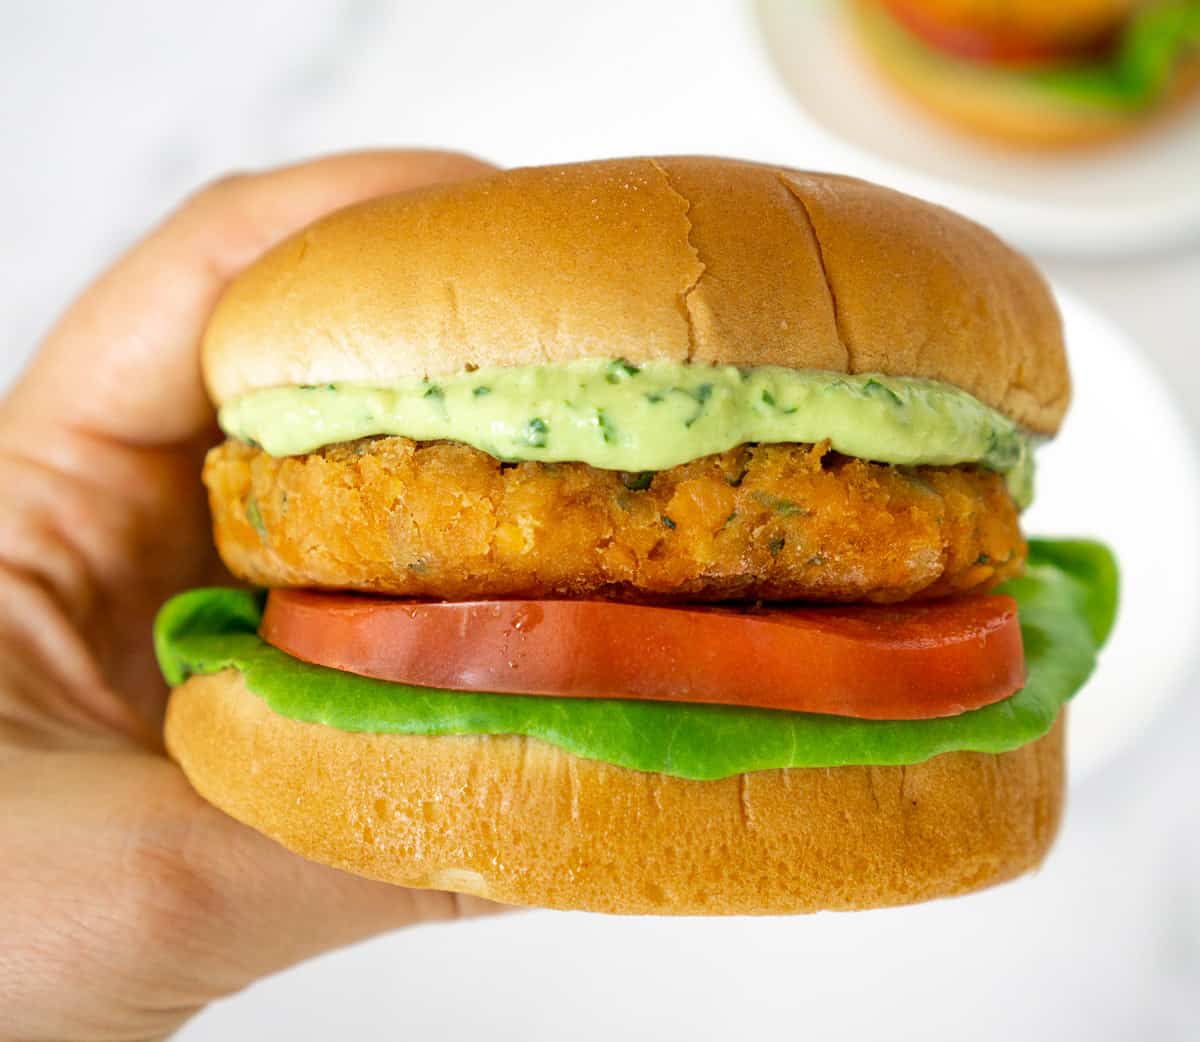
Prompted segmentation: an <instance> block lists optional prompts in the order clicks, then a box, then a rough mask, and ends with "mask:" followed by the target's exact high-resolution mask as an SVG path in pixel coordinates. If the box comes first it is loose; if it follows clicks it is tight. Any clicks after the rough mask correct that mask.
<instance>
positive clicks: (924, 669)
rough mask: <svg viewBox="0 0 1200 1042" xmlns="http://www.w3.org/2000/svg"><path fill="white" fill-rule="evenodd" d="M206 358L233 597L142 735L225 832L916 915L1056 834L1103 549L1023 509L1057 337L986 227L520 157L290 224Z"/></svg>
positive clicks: (861, 188)
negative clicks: (1033, 520) (504, 165)
mask: <svg viewBox="0 0 1200 1042" xmlns="http://www.w3.org/2000/svg"><path fill="white" fill-rule="evenodd" d="M203 367H204V373H205V378H206V381H207V386H208V388H209V390H210V392H211V395H212V398H213V399H214V401H215V403H216V405H217V406H218V407H219V418H220V423H221V426H222V428H223V429H224V432H225V433H226V434H227V436H228V438H227V440H226V441H224V442H223V443H222V444H220V445H219V446H217V447H216V448H214V449H213V450H212V451H211V453H210V454H209V456H208V459H207V461H206V464H205V468H204V480H205V482H206V484H207V488H208V492H209V495H210V499H211V505H212V512H213V517H214V522H215V534H216V543H217V546H218V548H219V549H220V552H221V555H222V557H223V559H224V561H225V562H226V564H227V565H228V567H229V569H230V570H231V571H232V572H233V573H234V575H236V576H237V577H238V578H239V579H241V580H243V581H244V582H245V583H246V584H247V586H245V587H239V588H236V589H235V588H230V589H204V590H195V591H191V592H188V593H184V594H182V595H180V596H179V597H177V598H175V599H174V600H172V601H171V602H169V603H168V604H167V605H166V606H165V607H164V608H163V610H162V612H161V614H160V616H159V619H158V621H157V627H156V643H157V650H158V654H159V658H160V662H161V665H162V669H163V672H164V674H165V676H166V677H167V679H168V681H169V682H170V683H171V684H172V685H173V687H174V690H173V693H172V696H171V699H170V702H169V706H168V711H167V718H166V743H167V747H168V750H169V752H170V754H171V756H172V757H173V758H174V759H175V760H176V761H177V762H178V763H179V764H180V766H181V767H182V768H183V770H184V772H185V773H186V775H187V777H188V778H189V779H190V780H191V783H192V785H193V786H194V787H195V789H196V790H197V791H198V792H199V793H200V794H201V795H202V796H203V797H205V798H207V799H208V800H209V801H211V802H212V803H213V804H215V805H216V806H218V807H220V808H222V809H224V810H225V811H227V812H228V813H229V814H231V815H233V816H234V817H235V818H238V819H239V820H241V821H243V822H245V823H247V824H248V825H250V826H252V827H253V828H255V829H258V830H259V831H261V832H263V833H265V834H266V835H268V836H271V837H274V838H275V839H276V840H278V841H279V842H280V843H282V844H284V845H285V846H287V847H289V848H291V849H292V850H293V851H296V852H298V853H299V854H301V855H303V856H305V857H307V858H311V859H313V860H316V861H319V862H324V863H326V864H329V865H334V866H337V867H339V868H342V869H345V870H347V871H350V872H354V873H359V874H361V875H364V876H368V877H371V878H374V879H379V880H386V881H390V882H392V883H397V884H402V885H404V886H410V887H428V888H441V889H447V890H452V891H459V892H464V893H470V894H476V895H479V896H483V897H487V898H492V899H494V900H497V901H500V902H507V903H512V904H519V905H539V906H547V907H553V908H567V909H588V910H593V911H601V912H616V913H680V914H685V913H686V914H720V913H732V914H746V913H783V912H809V911H815V910H818V909H858V908H870V907H875V906H883V905H894V904H901V903H907V902H915V901H923V900H927V899H930V898H936V897H941V896H946V895H952V894H959V893H963V892H965V891H970V890H975V889H978V888H980V887H984V886H988V885H990V884H993V883H997V882H999V881H1001V880H1005V879H1008V878H1010V877H1013V876H1016V875H1018V874H1019V873H1022V872H1025V871H1026V870H1028V869H1031V868H1033V867H1034V866H1035V865H1037V864H1038V863H1039V862H1040V860H1041V859H1042V857H1043V855H1044V854H1045V853H1046V850H1047V848H1048V847H1049V845H1050V843H1051V840H1052V838H1053V836H1054V833H1055V830H1056V828H1057V825H1058V821H1059V816H1060V810H1061V806H1062V798H1063V741H1064V726H1065V725H1064V722H1063V707H1064V705H1065V703H1066V701H1067V700H1068V699H1069V698H1070V697H1071V696H1072V695H1073V694H1074V693H1075V691H1076V690H1077V689H1078V688H1079V687H1080V686H1081V685H1082V684H1083V682H1084V680H1085V679H1086V678H1087V676H1088V674H1089V673H1090V672H1091V671H1092V669H1093V666H1094V664H1095V661H1096V656H1097V652H1098V649H1099V648H1100V646H1101V644H1102V643H1103V642H1104V640H1105V637H1106V635H1107V633H1108V631H1109V628H1110V626H1111V625H1112V621H1113V616H1114V610H1115V597H1116V593H1115V591H1116V573H1115V568H1114V565H1113V560H1112V558H1111V556H1110V555H1109V554H1108V553H1107V551H1105V550H1104V549H1103V548H1102V547H1100V546H1098V545H1096V544H1094V543H1090V542H1086V541H1057V542H1053V541H1031V542H1027V541H1026V540H1025V538H1024V537H1023V535H1022V533H1021V529H1020V523H1019V522H1020V511H1021V509H1022V508H1023V507H1024V506H1025V505H1026V504H1027V503H1028V502H1029V501H1030V498H1031V496H1032V481H1031V475H1032V455H1031V454H1032V452H1033V450H1034V449H1035V447H1036V446H1037V445H1038V444H1039V443H1040V442H1041V441H1042V440H1043V439H1045V438H1047V437H1049V436H1050V435H1052V434H1053V433H1054V432H1055V430H1056V429H1057V427H1058V425H1059V422H1060V420H1061V419H1062V416H1063V413H1064V410H1065V409H1066V406H1067V401H1068V397H1069V386H1068V374H1067V365H1066V359H1065V355H1064V349H1063V343H1062V338H1061V329H1060V322H1059V317H1058V314H1057V312H1056V309H1055V305H1054V302H1053V298H1052V296H1051V294H1050V293H1049V292H1048V290H1047V287H1046V285H1045V284H1044V282H1043V281H1042V279H1041V278H1040V277H1039V275H1038V273H1037V272H1036V271H1035V270H1034V268H1033V267H1031V266H1030V265H1029V263H1028V262H1026V261H1025V260H1024V259H1023V258H1022V257H1020V256H1019V255H1018V254H1016V253H1014V252H1013V251H1012V250H1010V249H1009V248H1007V247H1006V246H1005V245H1004V244H1002V243H1001V242H1000V241H999V240H998V239H997V238H995V237H994V236H993V235H992V234H990V233H989V232H987V231H985V230H984V229H983V228H981V227H979V226H977V225H975V224H973V223H971V222H969V221H967V220H964V219H962V218H960V217H958V216H955V215H954V214H952V213H949V212H947V211H946V210H943V209H940V208H938V207H935V206H932V205H929V204H927V203H923V202H920V201H918V200H916V199H913V198H910V197H908V196H905V195H901V194H898V193H896V192H892V191H888V190H886V189H883V188H879V187H876V186H874V185H871V184H868V183H865V182H863V181H858V180H854V179H851V178H846V177H837V176H831V175H827V174H815V173H803V172H799V171H794V170H786V169H780V168H777V167H772V166H764V165H757V164H752V163H745V162H734V161H730V160H724V159H714V158H666V159H626V160H612V161H604V162H594V163H583V164H578V165H566V166H551V167H543V168H530V169H520V170H511V171H508V172H503V173H495V174H491V175H488V176H485V177H481V178H479V179H477V180H473V181H468V182H464V183H461V184H456V185H452V186H439V187H432V188H425V189H422V190H419V191H413V192H409V193H406V194H403V195H396V196H392V197H388V198H382V199H377V200H373V201H369V202H366V203H363V204H360V205H356V206H353V207H350V208H349V209H345V210H342V211H340V212H337V213H334V214H332V215H330V216H327V217H325V218H324V219H322V220H320V221H318V222H317V223H315V224H313V225H312V226H310V227H308V228H307V229H305V230H303V231H301V232H300V233H299V234H297V235H295V236H293V237H292V238H290V239H288V240H287V241H285V242H283V243H281V244H280V245H278V246H276V247H275V248H273V249H272V250H271V251H270V252H268V253H267V254H266V255H265V256H263V257H262V258H261V259H260V260H258V261H257V262H256V263H255V264H253V265H252V266H251V267H250V268H249V269H248V270H246V271H245V272H244V273H242V274H241V275H240V276H239V277H238V278H236V279H235V280H234V281H233V283H232V284H231V285H230V286H229V287H228V290H227V291H226V292H225V294H224V296H223V298H222V299H221V300H220V302H219V305H218V306H217V308H216V310H215V313H214V314H213V316H212V319H211V322H210V324H209V326H208V329H207V332H206V335H205V337H204V342H203ZM264 591H265V592H264Z"/></svg>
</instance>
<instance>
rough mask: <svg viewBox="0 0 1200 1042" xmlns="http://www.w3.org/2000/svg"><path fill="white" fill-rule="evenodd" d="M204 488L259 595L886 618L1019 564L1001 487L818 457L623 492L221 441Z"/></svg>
mask: <svg viewBox="0 0 1200 1042" xmlns="http://www.w3.org/2000/svg"><path fill="white" fill-rule="evenodd" d="M204 480H205V483H206V484H207V486H208V489H209V495H210V500H211V503H212V510H213V516H214V519H215V525H216V539H217V546H218V548H219V549H220V551H221V555H222V557H223V558H224V559H225V562H226V564H227V565H228V566H229V568H230V569H231V570H232V571H233V572H234V573H235V574H236V575H238V576H239V577H241V578H242V579H245V580H248V581H250V582H253V583H256V584H259V585H263V586H307V587H315V588H325V589H350V590H365V591H374V592H378V593H388V594H395V595H402V596H418V597H437V598H444V599H451V600H462V599H469V598H475V597H480V598H487V597H505V596H533V597H544V596H568V597H583V596H588V595H592V594H600V595H605V596H618V597H632V598H648V599H660V598H674V599H685V600H726V599H730V600H732V599H757V600H829V601H883V602H886V601H898V600H905V599H908V598H912V597H918V596H921V597H935V596H942V595H945V594H950V593H955V592H961V591H966V590H972V589H980V588H986V587H989V586H991V585H993V584H995V583H996V582H998V581H1000V580H1001V579H1004V578H1007V577H1009V576H1011V575H1014V574H1016V573H1017V572H1019V571H1020V569H1021V566H1022V564H1023V562H1024V558H1025V544H1024V542H1023V541H1022V538H1021V533H1020V529H1019V528H1018V524H1017V511H1016V508H1015V507H1014V505H1013V502H1012V500H1011V499H1010V498H1009V495H1008V493H1007V491H1006V489H1005V486H1004V482H1003V480H1002V479H1001V478H1000V477H999V475H997V474H994V473H991V472H989V471H986V470H981V469H977V468H974V467H893V466H886V465H883V464H878V463H867V462H864V461H862V460H857V459H849V458H847V457H844V456H840V455H838V454H836V453H833V452H831V451H830V450H829V448H828V445H827V444H820V445H759V446H751V445H747V446H742V447H741V448H738V449H734V450H732V451H730V452H726V453H723V454H721V455H718V456H706V457H704V458H703V459H699V460H695V461H693V462H691V463H687V464H684V465H683V466H679V467H674V468H672V469H671V470H665V471H660V472H658V473H657V474H654V475H649V474H647V475H622V474H620V473H617V472H615V471H606V470H598V469H596V468H594V467H590V466H587V465H586V464H583V463H559V464H552V463H519V464H510V463H501V462H500V461H499V460H497V459H495V458H493V457H492V456H489V455H487V454H486V453H483V452H480V451H478V450H476V449H472V448H470V447H468V446H465V445H459V444H451V443H445V442H428V443H418V442H412V441H409V440H408V439H406V438H374V439H364V440H362V441H357V442H351V443H348V444H344V445H336V446H332V447H330V448H327V449H324V450H322V451H320V452H315V453H312V454H310V455H307V456H297V457H288V458H276V457H273V456H269V455H267V454H266V453H264V452H262V451H261V450H259V449H255V448H251V447H250V446H248V445H245V444H242V443H240V442H236V441H227V442H225V443H224V444H223V445H220V446H218V447H217V448H215V449H213V451H212V452H211V453H210V454H209V456H208V460H207V463H206V465H205V470H204ZM642 486H645V487H642Z"/></svg>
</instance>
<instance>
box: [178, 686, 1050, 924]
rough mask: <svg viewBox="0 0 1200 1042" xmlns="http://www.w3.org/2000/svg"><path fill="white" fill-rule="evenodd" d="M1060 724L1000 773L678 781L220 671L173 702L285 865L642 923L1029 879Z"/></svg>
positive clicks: (855, 770) (950, 763)
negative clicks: (323, 700) (328, 719)
mask: <svg viewBox="0 0 1200 1042" xmlns="http://www.w3.org/2000/svg"><path fill="white" fill-rule="evenodd" d="M1063 731H1064V727H1063V721H1062V720H1061V719H1060V720H1059V722H1058V723H1057V724H1055V726H1054V728H1053V730H1052V731H1051V732H1050V733H1049V734H1048V735H1046V737H1044V738H1042V739H1040V740H1038V741H1036V742H1033V743H1031V744H1029V745H1026V746H1023V747H1022V748H1020V749H1016V750H1014V751H1012V752H1007V753H1003V754H1000V755H994V756H993V755H987V754H983V753H948V754H945V755H942V756H938V757H935V758H934V759H932V760H929V761H926V762H925V763H921V764H915V765H912V766H908V767H839V768H832V769H789V770H770V771H759V772H755V773H752V774H743V775H738V776H735V777H731V778H725V779H722V780H720V781H708V782H700V781H687V780H683V779H679V778H674V777H669V776H666V775H662V774H650V773H644V772H640V771H632V770H628V769H626V768H623V767H616V766H612V765H609V764H605V763H600V762H597V761H593V760H586V759H582V758H580V757H576V756H573V755H571V754H570V753H567V752H564V751H563V750H560V749H558V748H556V747H554V746H551V745H548V744H545V743H543V742H539V741H535V740H532V739H525V738H520V737H515V736H463V737H414V736H406V735H380V734H361V733H351V732H346V731H339V730H336V729H334V728H331V727H325V726H323V725H320V724H310V723H303V722H300V721H296V720H292V719H289V718H287V717H284V716H280V715H278V714H277V713H274V712H273V711H272V710H271V709H270V708H269V707H268V706H267V704H266V703H265V702H264V701H263V700H262V699H261V698H259V697H258V696H257V695H255V694H254V693H253V692H251V691H250V690H248V689H247V687H246V686H245V683H244V681H243V679H242V676H241V674H240V673H239V672H237V671H234V670H227V671H225V672H222V673H216V674H212V675H207V676H195V677H192V678H191V679H189V680H188V681H187V682H186V683H184V684H183V685H181V686H180V687H178V688H176V689H175V691H174V692H173V694H172V696H171V701H170V703H169V705H168V709H167V722H166V741H167V747H168V749H169V750H170V753H171V755H172V757H173V758H174V759H175V760H177V761H178V762H179V764H180V765H181V766H182V768H183V770H184V772H185V773H186V774H187V776H188V778H189V780H190V781H191V783H192V785H193V786H194V787H195V788H196V790H197V791H198V792H199V793H200V794H201V795H202V796H204V797H205V798H206V799H208V800H209V801H210V802H212V803H214V804H215V805H216V806H218V807H220V808H222V809H223V810H225V811H226V812H227V813H229V814H231V815H232V816H233V817H235V818H238V819H239V820H241V821H243V822H245V823H246V824H248V825H250V826H252V827H253V828H255V829H258V830H259V831H260V832H263V833H265V834H266V835H268V836H271V837H273V838H275V839H276V840H278V841H279V842H281V843H282V844H284V845H285V846H287V847H289V848H290V849H292V850H293V851H295V852H296V853H298V854H301V855H303V856H304V857H307V858H310V859H312V860H315V861H320V862H323V863H325V864H329V865H334V866H336V867H338V868H341V869H345V870H347V871H350V872H355V873H357V874H359V875H363V876H368V877H370V878H373V879H380V880H384V881H387V882H391V883H397V884H401V885H404V886H413V887H427V888H437V889H444V890H453V891H458V892H461V893H469V894H475V895H478V896H481V897H487V898H491V899H493V900H496V901H501V902H505V903H509V904H520V905H538V906H542V907H550V908H564V909H586V910H590V911H599V912H616V913H634V914H704V915H715V914H731V915H746V914H775V913H792V912H814V911H818V910H822V909H838V910H849V909H862V908H874V907H882V906H887V905H898V904H907V903H911V902H916V901H925V900H930V899H932V898H937V897H948V896H952V895H955V894H961V893H966V892H968V891H971V890H977V889H980V888H982V887H985V886H989V885H991V884H994V883H999V882H1002V881H1004V880H1006V879H1010V878H1012V877H1014V876H1016V875H1019V874H1020V873H1022V872H1025V871H1028V870H1029V869H1031V868H1033V867H1035V866H1036V865H1037V864H1038V863H1039V862H1040V861H1041V859H1042V857H1043V856H1044V854H1045V852H1046V850H1047V848H1048V847H1049V845H1050V843H1051V841H1052V839H1053V837H1054V834H1055V831H1056V829H1057V827H1058V821H1059V817H1060V813H1061V808H1062V795H1063Z"/></svg>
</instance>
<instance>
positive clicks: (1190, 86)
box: [852, 0, 1200, 148]
mask: <svg viewBox="0 0 1200 1042" xmlns="http://www.w3.org/2000/svg"><path fill="white" fill-rule="evenodd" d="M852 7H853V8H854V9H855V11H856V12H857V15H858V17H857V18H856V19H855V24H856V25H857V26H858V28H859V33H858V36H859V39H860V41H861V42H862V44H863V47H864V49H865V51H866V52H867V56H868V57H869V58H870V60H871V61H872V63H873V64H874V66H875V67H876V68H877V69H878V71H879V72H880V73H881V74H882V75H883V76H884V77H885V78H886V79H887V80H888V81H889V82H890V83H891V84H893V85H894V86H895V87H897V88H899V90H900V91H901V92H902V93H903V94H904V95H906V96H907V97H908V98H909V99H910V100H912V101H915V102H917V103H918V104H919V105H920V106H921V107H922V108H923V109H924V110H925V111H926V112H927V113H928V114H930V115H932V116H934V117H936V118H938V119H939V120H941V121H942V122H945V123H950V124H953V125H954V126H956V127H958V128H959V129H960V130H966V131H968V132H970V133H972V134H975V135H978V136H981V137H986V138H991V139H993V140H997V141H1003V142H1006V143H1007V144H1011V145H1018V146H1021V147H1026V148H1072V147H1076V146H1086V145H1099V144H1103V143H1105V142H1108V141H1111V140H1113V139H1114V138H1118V137H1122V136H1124V135H1126V134H1129V133H1131V132H1132V131H1135V130H1140V129H1144V128H1147V127H1149V126H1153V125H1155V124H1157V123H1159V122H1160V121H1161V120H1162V119H1163V118H1164V117H1165V116H1167V115H1169V114H1171V113H1173V112H1176V111H1178V110H1179V109H1180V108H1181V107H1182V104H1183V103H1184V102H1185V101H1188V100H1190V99H1191V98H1193V97H1194V96H1195V95H1196V93H1197V91H1196V88H1197V87H1198V86H1200V60H1195V59H1193V60H1192V61H1190V62H1187V63H1186V64H1184V65H1183V66H1181V67H1180V68H1179V69H1178V70H1177V72H1176V75H1175V80H1174V82H1173V85H1172V89H1171V93H1170V96H1169V97H1168V98H1167V99H1166V100H1165V101H1164V102H1162V103H1160V104H1159V105H1157V106H1155V107H1153V108H1150V109H1119V108H1110V107H1104V106H1100V105H1095V106H1087V105H1072V104H1070V103H1068V102H1066V101H1065V100H1064V101H1060V100H1058V99H1056V98H1055V97H1054V96H1053V95H1051V94H1049V93H1047V92H1044V91H1039V90H1035V89H1025V88H1023V87H1022V86H1020V85H1018V84H1017V83H1016V81H1015V79H1014V80H1006V79H1005V78H1004V76H1003V73H997V72H993V71H992V70H985V71H984V72H983V73H982V74H980V73H978V72H976V71H974V70H971V69H970V68H969V67H968V66H966V65H965V64H962V63H957V62H954V61H953V60H952V59H951V60H948V61H945V62H941V61H939V62H936V63H935V62H929V61H923V60H916V61H914V60H912V57H911V56H910V54H909V53H908V52H907V50H906V48H901V47H896V46H895V44H894V38H893V35H892V32H894V31H895V30H892V31H889V32H881V31H880V22H879V20H880V19H881V18H882V17H886V16H883V15H881V14H880V13H879V12H878V9H877V4H876V3H875V2H873V0H852Z"/></svg>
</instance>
